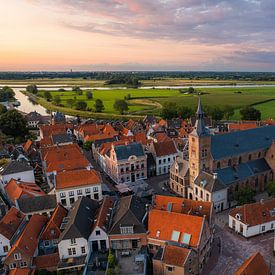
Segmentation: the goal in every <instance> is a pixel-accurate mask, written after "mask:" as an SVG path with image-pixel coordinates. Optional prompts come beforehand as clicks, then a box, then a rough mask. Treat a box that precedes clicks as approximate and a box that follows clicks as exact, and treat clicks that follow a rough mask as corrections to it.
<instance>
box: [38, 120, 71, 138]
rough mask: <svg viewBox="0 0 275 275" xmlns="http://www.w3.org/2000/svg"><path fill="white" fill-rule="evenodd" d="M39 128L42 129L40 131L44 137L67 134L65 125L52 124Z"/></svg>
mask: <svg viewBox="0 0 275 275" xmlns="http://www.w3.org/2000/svg"><path fill="white" fill-rule="evenodd" d="M39 128H40V131H41V132H42V135H43V137H47V136H52V135H57V134H65V133H66V125H65V124H59V123H58V124H51V125H41V126H40V127H39Z"/></svg>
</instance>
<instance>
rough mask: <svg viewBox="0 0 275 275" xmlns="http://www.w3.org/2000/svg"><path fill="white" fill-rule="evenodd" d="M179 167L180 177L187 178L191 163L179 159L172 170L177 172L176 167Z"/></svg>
mask: <svg viewBox="0 0 275 275" xmlns="http://www.w3.org/2000/svg"><path fill="white" fill-rule="evenodd" d="M176 164H177V165H178V167H179V168H178V175H179V176H181V177H185V176H186V175H187V173H188V171H189V162H188V161H187V160H185V159H182V158H180V157H177V158H176V160H175V161H174V163H173V164H172V166H171V170H172V171H173V172H175V166H176Z"/></svg>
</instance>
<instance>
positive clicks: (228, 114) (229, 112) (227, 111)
mask: <svg viewBox="0 0 275 275" xmlns="http://www.w3.org/2000/svg"><path fill="white" fill-rule="evenodd" d="M223 112H224V118H225V119H227V120H228V119H230V118H231V117H232V116H233V115H234V108H233V107H232V106H229V105H226V106H224V108H223Z"/></svg>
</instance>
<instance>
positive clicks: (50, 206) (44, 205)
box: [15, 195, 57, 218]
mask: <svg viewBox="0 0 275 275" xmlns="http://www.w3.org/2000/svg"><path fill="white" fill-rule="evenodd" d="M15 205H16V208H17V209H19V210H20V211H21V212H23V213H24V214H25V215H27V216H28V218H30V217H31V216H32V215H35V214H39V215H46V216H48V217H50V216H51V214H52V213H53V211H54V209H55V208H56V206H57V203H56V197H55V195H44V196H39V197H32V198H20V199H18V200H16V204H15Z"/></svg>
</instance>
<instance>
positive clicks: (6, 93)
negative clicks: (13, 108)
mask: <svg viewBox="0 0 275 275" xmlns="http://www.w3.org/2000/svg"><path fill="white" fill-rule="evenodd" d="M14 96H15V93H14V91H13V89H12V88H10V87H8V86H4V87H3V88H2V89H0V101H1V102H4V101H10V100H12V99H14Z"/></svg>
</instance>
